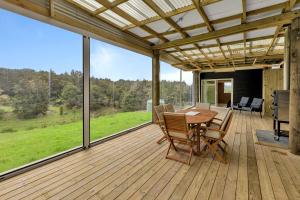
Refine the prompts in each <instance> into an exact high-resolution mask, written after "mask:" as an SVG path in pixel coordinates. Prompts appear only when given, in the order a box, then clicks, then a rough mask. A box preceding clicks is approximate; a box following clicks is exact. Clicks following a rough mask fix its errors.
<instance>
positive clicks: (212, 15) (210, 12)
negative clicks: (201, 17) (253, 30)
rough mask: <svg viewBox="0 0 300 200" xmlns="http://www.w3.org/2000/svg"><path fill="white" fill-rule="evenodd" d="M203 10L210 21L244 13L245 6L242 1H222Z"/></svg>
mask: <svg viewBox="0 0 300 200" xmlns="http://www.w3.org/2000/svg"><path fill="white" fill-rule="evenodd" d="M203 8H204V11H205V13H206V15H207V17H208V19H209V20H216V19H220V18H224V17H229V16H232V15H236V14H240V13H242V12H243V5H242V1H240V0H238V1H237V0H222V1H218V2H216V3H212V4H209V5H207V6H204V7H203Z"/></svg>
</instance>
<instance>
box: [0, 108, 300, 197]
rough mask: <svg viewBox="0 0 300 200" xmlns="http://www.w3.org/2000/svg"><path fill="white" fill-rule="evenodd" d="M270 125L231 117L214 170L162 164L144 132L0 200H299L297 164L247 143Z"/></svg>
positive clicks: (73, 160)
mask: <svg viewBox="0 0 300 200" xmlns="http://www.w3.org/2000/svg"><path fill="white" fill-rule="evenodd" d="M271 127H272V122H271V120H270V119H266V118H265V119H262V120H261V119H260V118H259V117H258V116H256V115H253V116H251V115H250V114H246V113H242V114H240V113H238V112H236V113H235V114H234V118H233V123H232V125H231V127H230V130H229V134H228V135H227V137H226V141H227V142H228V143H229V147H228V149H227V151H228V156H227V159H228V161H229V164H222V163H220V162H218V161H216V160H214V159H213V158H212V157H211V156H210V155H208V156H207V157H204V156H202V157H196V156H194V157H193V160H192V165H191V166H188V165H184V164H182V163H179V162H175V161H172V160H167V159H165V153H166V148H167V143H166V142H165V143H164V144H162V145H158V144H156V143H155V141H156V140H157V139H158V138H159V137H160V136H161V132H160V130H159V128H158V127H157V126H156V125H151V126H148V127H145V128H143V129H140V130H138V131H135V132H132V133H130V134H127V135H125V136H122V137H120V138H117V139H114V140H111V141H109V142H106V143H104V144H101V145H98V146H96V147H93V148H91V149H90V150H87V151H85V152H80V153H77V154H74V155H72V156H69V157H67V158H64V159H62V160H59V161H56V162H54V163H51V164H48V165H46V166H43V167H41V168H38V169H35V170H33V171H30V172H28V173H25V174H22V175H20V176H18V177H14V178H12V179H9V180H6V181H4V182H1V183H0V199H1V200H4V199H14V200H15V199H80V200H82V199H105V200H109V199H119V200H124V199H163V200H165V199H202V200H203V199H255V200H259V199H278V200H284V199H298V200H299V199H300V157H297V156H294V155H291V154H290V153H288V152H287V151H286V150H283V149H279V148H273V147H267V146H262V145H258V144H255V142H254V138H253V132H254V131H255V129H271Z"/></svg>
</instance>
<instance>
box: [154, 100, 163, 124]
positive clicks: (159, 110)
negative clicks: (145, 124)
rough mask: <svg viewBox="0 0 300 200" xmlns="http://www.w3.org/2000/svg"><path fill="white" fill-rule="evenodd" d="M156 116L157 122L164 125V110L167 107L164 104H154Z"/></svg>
mask: <svg viewBox="0 0 300 200" xmlns="http://www.w3.org/2000/svg"><path fill="white" fill-rule="evenodd" d="M154 111H155V116H156V119H157V120H156V123H158V124H160V125H164V112H165V108H164V106H163V105H158V106H154Z"/></svg>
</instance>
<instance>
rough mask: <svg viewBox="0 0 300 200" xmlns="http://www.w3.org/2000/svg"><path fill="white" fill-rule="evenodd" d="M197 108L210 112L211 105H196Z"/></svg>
mask: <svg viewBox="0 0 300 200" xmlns="http://www.w3.org/2000/svg"><path fill="white" fill-rule="evenodd" d="M196 108H199V109H204V110H210V103H196Z"/></svg>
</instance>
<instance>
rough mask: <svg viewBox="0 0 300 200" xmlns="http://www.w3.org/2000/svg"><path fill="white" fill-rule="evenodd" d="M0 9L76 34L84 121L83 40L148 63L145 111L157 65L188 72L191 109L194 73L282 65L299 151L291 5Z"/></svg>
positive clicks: (89, 4)
mask: <svg viewBox="0 0 300 200" xmlns="http://www.w3.org/2000/svg"><path fill="white" fill-rule="evenodd" d="M0 7H2V8H5V9H7V10H11V11H13V12H17V13H21V14H23V15H26V16H29V17H32V18H34V19H38V20H41V21H44V22H46V23H50V24H54V25H56V26H60V27H63V28H65V29H69V30H71V31H74V32H77V33H80V34H82V35H83V38H84V39H83V41H84V42H83V44H84V51H83V52H84V59H83V61H84V83H85V84H84V92H85V95H84V102H85V104H84V120H85V121H88V120H89V105H88V102H89V95H87V94H89V65H90V63H89V40H90V39H89V38H90V37H93V38H96V39H101V40H103V41H106V42H109V43H111V44H115V45H118V46H121V47H124V48H127V49H129V50H132V51H135V52H138V53H141V54H144V55H147V56H150V57H152V61H153V62H152V63H153V64H152V98H153V105H158V104H159V94H160V92H159V88H160V87H159V82H160V78H159V72H160V64H159V63H160V62H159V61H160V60H162V61H165V62H167V63H169V64H171V65H173V66H174V67H177V68H180V69H182V70H187V71H193V72H194V95H193V96H194V102H197V101H199V96H200V94H199V81H200V80H199V73H202V72H212V71H213V72H224V71H236V70H244V69H263V68H270V67H272V66H274V65H276V66H280V65H283V64H285V79H286V80H285V81H288V80H289V79H290V78H289V77H292V78H291V88H290V90H291V103H290V107H291V108H293V109H296V108H297V109H296V110H297V112H292V113H291V115H290V118H291V117H292V118H293V120H291V124H290V126H291V128H290V132H291V134H292V135H294V137H292V140H293V142H292V144H291V145H292V147H291V148H292V151H293V152H294V153H299V151H300V133H299V131H300V125H299V124H300V123H299V119H300V107H299V104H298V103H297V101H299V99H300V84H299V81H300V75H299V74H300V72H299V71H300V67H299V66H300V65H299V64H298V63H297V60H296V61H293V59H290V57H291V55H292V54H291V53H290V50H289V49H290V47H289V42H285V40H287V41H291V46H292V48H291V49H292V50H293V48H294V49H299V51H300V45H298V43H297V38H298V36H297V34H296V33H297V30H300V23H297V21H296V19H298V17H300V1H298V0H4V1H1V2H0ZM291 23H293V25H292V28H291V26H290V24H291ZM293 26H294V28H293ZM293 30H295V34H294V33H293ZM291 32H292V34H291ZM293 42H294V44H293ZM293 46H294V47H293ZM298 54H299V53H298ZM295 56H296V57H297V56H298V55H297V53H295ZM293 62H294V63H293ZM290 63H291V72H292V73H291V76H290V75H289V71H288V69H289V67H288V66H289V65H290ZM298 65H299V66H298ZM293 66H294V67H293ZM293 77H294V78H293ZM288 85H289V84H288ZM287 87H288V86H287ZM288 88H289V87H288ZM87 124H88V123H85V126H84V132H86V133H87V132H88V131H89V127H88V125H87ZM84 136H85V137H84V143H85V145H84V146H85V147H88V146H89V136H88V134H85V135H84Z"/></svg>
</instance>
